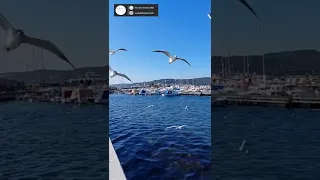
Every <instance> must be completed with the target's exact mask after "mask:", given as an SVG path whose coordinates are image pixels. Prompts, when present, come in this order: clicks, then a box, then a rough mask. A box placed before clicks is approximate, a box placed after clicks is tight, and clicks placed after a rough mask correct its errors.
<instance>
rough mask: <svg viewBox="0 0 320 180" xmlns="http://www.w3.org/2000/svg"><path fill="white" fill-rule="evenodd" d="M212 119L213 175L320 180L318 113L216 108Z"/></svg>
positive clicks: (242, 178) (235, 178)
mask: <svg viewBox="0 0 320 180" xmlns="http://www.w3.org/2000/svg"><path fill="white" fill-rule="evenodd" d="M212 117H213V123H212V124H213V128H212V139H213V144H212V146H213V154H212V156H213V162H212V169H213V176H214V177H213V179H223V180H229V179H230V180H238V179H239V180H246V179H257V180H270V179H272V180H277V179H290V180H292V179H304V180H309V179H315V180H318V179H320V171H319V169H320V112H317V111H307V110H288V109H283V108H260V107H259V108H242V107H239V108H221V109H217V108H215V109H213V111H212ZM244 139H245V140H246V142H245V145H244V148H243V150H242V151H240V150H239V147H240V145H241V143H242V142H243V140H244ZM246 151H247V152H246Z"/></svg>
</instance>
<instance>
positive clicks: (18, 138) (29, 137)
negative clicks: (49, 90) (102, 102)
mask: <svg viewBox="0 0 320 180" xmlns="http://www.w3.org/2000/svg"><path fill="white" fill-rule="evenodd" d="M107 110H108V108H107V107H105V106H78V105H63V104H54V103H29V102H9V103H1V104H0V179H1V180H6V179H12V180H15V179H29V180H33V179H46V180H50V179H52V180H60V179H61V180H62V179H78V180H81V179H83V180H88V179H90V180H95V179H97V180H98V179H99V180H100V179H108V177H109V176H108V162H109V159H108V130H107V129H108V117H107V115H108V112H107Z"/></svg>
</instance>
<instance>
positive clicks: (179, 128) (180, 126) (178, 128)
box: [176, 125, 186, 129]
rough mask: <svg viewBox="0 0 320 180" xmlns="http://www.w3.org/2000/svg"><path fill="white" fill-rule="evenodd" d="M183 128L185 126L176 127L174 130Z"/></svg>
mask: <svg viewBox="0 0 320 180" xmlns="http://www.w3.org/2000/svg"><path fill="white" fill-rule="evenodd" d="M185 126H186V125H182V126H178V127H176V129H181V128H183V127H185Z"/></svg>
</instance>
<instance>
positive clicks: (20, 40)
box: [0, 13, 76, 69]
mask: <svg viewBox="0 0 320 180" xmlns="http://www.w3.org/2000/svg"><path fill="white" fill-rule="evenodd" d="M0 27H1V28H2V29H3V30H4V31H6V32H7V39H6V43H5V47H4V48H5V50H6V51H7V52H9V51H12V50H15V49H17V48H18V47H19V46H20V45H21V44H29V45H32V46H36V47H39V48H42V49H45V50H47V51H50V52H51V53H53V54H55V55H56V56H58V57H59V58H61V59H62V60H64V61H65V62H67V63H68V64H70V65H71V66H72V67H73V68H74V69H76V68H75V66H74V65H73V64H72V63H71V62H70V61H69V60H68V58H67V57H66V56H65V55H64V54H63V52H62V51H61V50H60V49H59V48H58V47H57V46H56V45H55V44H53V43H52V42H50V41H47V40H42V39H37V38H32V37H29V36H27V35H25V33H24V31H23V30H20V29H15V28H14V27H13V26H12V25H11V24H10V22H9V21H8V20H7V18H6V17H5V16H4V15H3V14H2V13H0Z"/></svg>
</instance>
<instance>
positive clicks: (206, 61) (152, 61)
mask: <svg viewBox="0 0 320 180" xmlns="http://www.w3.org/2000/svg"><path fill="white" fill-rule="evenodd" d="M121 3H132V4H134V3H137V4H139V3H140V4H159V16H158V17H114V9H113V7H114V6H113V5H114V4H121ZM179 7H181V9H179ZM109 8H110V9H109V23H110V25H109V47H110V49H112V50H114V49H118V48H126V49H127V50H128V51H127V52H119V53H116V54H114V55H112V56H110V58H109V63H110V66H111V67H112V68H113V69H115V70H116V71H118V72H121V73H125V74H127V75H128V76H129V77H130V78H131V79H132V81H134V82H143V81H150V80H156V79H163V78H177V79H180V78H194V77H210V72H211V63H210V58H211V49H210V48H211V24H210V19H209V18H208V17H207V13H208V12H210V9H211V1H210V0H202V1H201V3H199V2H198V1H194V0H175V1H151V0H131V1H128V0H117V1H116V0H111V1H110V4H109ZM150 50H167V51H169V52H171V53H172V54H176V55H177V56H178V57H182V58H185V59H187V60H188V61H189V63H190V64H191V66H192V67H189V66H188V65H187V64H185V63H184V62H182V61H181V62H180V61H177V62H174V63H172V64H168V58H167V57H166V56H165V55H164V54H160V53H153V52H150ZM122 82H123V83H127V81H125V80H122V78H114V79H110V83H111V84H114V83H122Z"/></svg>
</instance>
